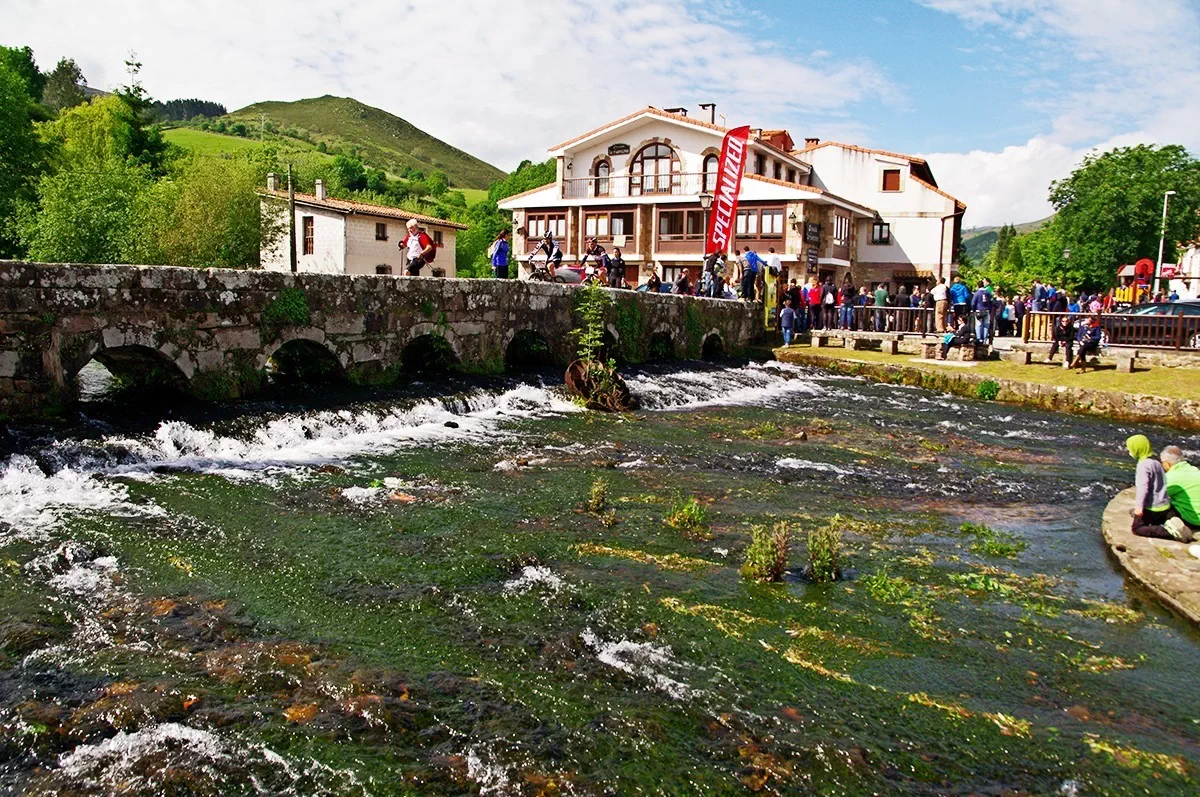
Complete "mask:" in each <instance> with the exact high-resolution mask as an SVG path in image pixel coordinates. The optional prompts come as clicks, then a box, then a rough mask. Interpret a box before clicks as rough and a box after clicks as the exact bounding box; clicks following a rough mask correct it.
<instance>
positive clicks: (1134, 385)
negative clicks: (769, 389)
mask: <svg viewBox="0 0 1200 797" xmlns="http://www.w3.org/2000/svg"><path fill="white" fill-rule="evenodd" d="M774 352H775V357H776V359H778V360H780V361H783V362H791V363H796V364H800V365H812V366H817V367H820V368H826V369H828V370H831V371H835V372H837V373H841V374H847V375H852V376H863V377H866V378H868V379H873V380H875V381H879V382H891V383H895V384H905V385H914V386H918V387H925V388H929V389H931V390H939V391H943V392H947V393H954V394H956V395H960V396H970V397H988V395H989V394H990V393H991V392H992V391H995V392H994V395H993V396H991V397H993V398H995V399H996V400H997V401H1005V402H1012V403H1016V404H1027V405H1031V406H1036V407H1041V408H1043V409H1048V410H1055V411H1058V412H1071V413H1076V414H1080V415H1099V416H1103V417H1106V418H1113V419H1115V420H1123V421H1131V422H1135V423H1160V424H1165V425H1167V426H1174V427H1176V428H1179V429H1200V401H1197V400H1196V399H1195V398H1192V397H1194V396H1198V395H1200V371H1196V370H1192V369H1186V370H1185V369H1181V368H1156V369H1152V370H1150V371H1145V372H1138V373H1134V374H1117V373H1115V372H1114V371H1112V370H1108V371H1098V372H1095V371H1093V372H1088V373H1085V374H1076V373H1070V372H1066V371H1064V369H1062V368H1061V367H1055V366H1039V365H1027V366H1020V365H1014V364H1011V363H1006V362H995V361H988V362H980V363H978V364H977V365H975V366H973V367H969V368H964V367H954V366H953V365H947V364H943V363H938V362H931V361H927V360H919V359H915V358H909V357H904V356H902V355H901V356H897V355H889V354H883V353H881V352H874V351H853V352H851V351H845V350H840V349H827V348H820V349H819V348H815V347H809V346H792V347H789V348H786V349H785V348H778V349H775V350H774ZM987 383H994V384H993V385H988V384H987ZM1134 391H1137V392H1134Z"/></svg>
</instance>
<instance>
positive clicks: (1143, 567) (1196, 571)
mask: <svg viewBox="0 0 1200 797" xmlns="http://www.w3.org/2000/svg"><path fill="white" fill-rule="evenodd" d="M1134 496H1135V492H1134V490H1133V488H1130V489H1127V490H1123V491H1122V492H1120V493H1118V494H1117V495H1116V497H1115V498H1113V499H1112V500H1111V501H1109V502H1108V506H1107V507H1105V509H1104V520H1103V521H1102V522H1101V531H1102V532H1103V534H1104V541H1105V542H1107V543H1108V547H1109V551H1110V552H1111V553H1112V556H1113V558H1114V559H1116V560H1117V564H1119V565H1120V566H1121V568H1122V569H1123V570H1124V571H1125V572H1126V573H1128V574H1129V577H1130V578H1132V579H1133V580H1134V581H1136V582H1137V583H1138V584H1140V585H1142V586H1143V587H1145V588H1146V589H1147V590H1149V591H1150V592H1152V593H1153V594H1154V596H1155V597H1157V598H1158V599H1159V600H1160V601H1162V602H1163V603H1164V604H1165V605H1166V606H1168V607H1169V608H1170V609H1172V610H1173V611H1174V612H1175V613H1177V614H1179V615H1181V616H1182V617H1185V618H1186V619H1188V620H1190V621H1191V622H1192V623H1195V624H1197V625H1200V559H1195V558H1193V557H1192V556H1191V554H1189V553H1188V551H1187V546H1186V545H1184V544H1183V543H1181V542H1173V541H1171V540H1157V539H1152V538H1149V537H1137V536H1134V534H1133V532H1132V531H1130V519H1131V517H1132V515H1133V499H1134Z"/></svg>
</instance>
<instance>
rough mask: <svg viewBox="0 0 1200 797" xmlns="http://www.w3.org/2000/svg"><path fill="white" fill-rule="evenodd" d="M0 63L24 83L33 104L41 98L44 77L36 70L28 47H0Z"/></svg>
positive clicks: (35, 64) (36, 67)
mask: <svg viewBox="0 0 1200 797" xmlns="http://www.w3.org/2000/svg"><path fill="white" fill-rule="evenodd" d="M0 63H2V64H6V65H7V66H8V68H9V69H11V70H12V71H13V72H16V73H17V74H18V75H19V76H20V77H21V79H22V80H24V81H25V90H26V92H27V93H28V94H29V96H30V97H31V98H32V99H33V100H34V102H37V101H38V100H40V99H41V98H42V89H43V88H45V86H46V76H45V75H44V74H42V72H41V70H39V69H38V65H37V61H35V60H33V50H31V49H29V47H28V46H26V47H0Z"/></svg>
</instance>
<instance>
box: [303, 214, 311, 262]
mask: <svg viewBox="0 0 1200 797" xmlns="http://www.w3.org/2000/svg"><path fill="white" fill-rule="evenodd" d="M300 226H301V228H302V229H303V230H304V254H306V255H311V254H312V253H313V217H312V216H305V217H304V218H302V219H301V220H300Z"/></svg>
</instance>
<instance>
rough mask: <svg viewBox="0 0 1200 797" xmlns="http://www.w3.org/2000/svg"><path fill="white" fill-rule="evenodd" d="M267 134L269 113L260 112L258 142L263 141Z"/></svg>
mask: <svg viewBox="0 0 1200 797" xmlns="http://www.w3.org/2000/svg"><path fill="white" fill-rule="evenodd" d="M266 135H267V115H266V114H265V113H260V114H259V115H258V143H259V144H261V143H263V140H264V139H265V138H266Z"/></svg>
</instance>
